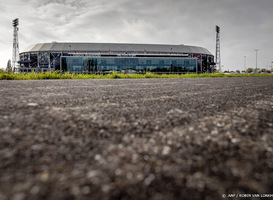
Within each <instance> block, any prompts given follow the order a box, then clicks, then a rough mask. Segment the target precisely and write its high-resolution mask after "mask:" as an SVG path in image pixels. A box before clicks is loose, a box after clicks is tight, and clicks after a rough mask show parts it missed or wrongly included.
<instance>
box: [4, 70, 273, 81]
mask: <svg viewBox="0 0 273 200" xmlns="http://www.w3.org/2000/svg"><path fill="white" fill-rule="evenodd" d="M265 76H273V74H224V73H213V74H208V73H205V74H180V75H179V74H153V73H149V72H148V73H146V74H124V73H117V72H113V73H111V74H106V75H103V74H74V73H69V72H66V73H60V72H57V71H55V72H45V73H34V72H32V73H28V74H24V73H18V74H14V73H9V72H0V80H41V79H128V78H210V77H265Z"/></svg>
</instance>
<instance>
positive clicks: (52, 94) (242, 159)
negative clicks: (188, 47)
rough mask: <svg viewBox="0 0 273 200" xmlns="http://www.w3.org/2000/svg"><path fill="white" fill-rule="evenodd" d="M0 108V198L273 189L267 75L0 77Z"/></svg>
mask: <svg viewBox="0 0 273 200" xmlns="http://www.w3.org/2000/svg"><path fill="white" fill-rule="evenodd" d="M0 113H1V114H0V200H7V199H12V200H22V199H30V200H31V199H69V200H70V199H158V200H160V199H206V200H211V199H223V198H222V195H223V194H226V195H228V194H265V193H267V194H272V193H273V189H272V188H273V159H272V156H273V78H272V77H268V78H206V79H198V78H196V79H142V80H136V79H135V80H48V81H45V80H44V81H37V80H36V81H0ZM229 199H231V198H229ZM267 199H268V198H267Z"/></svg>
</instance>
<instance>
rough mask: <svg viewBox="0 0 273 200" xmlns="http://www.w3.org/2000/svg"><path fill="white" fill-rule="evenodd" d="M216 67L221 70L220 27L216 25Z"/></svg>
mask: <svg viewBox="0 0 273 200" xmlns="http://www.w3.org/2000/svg"><path fill="white" fill-rule="evenodd" d="M215 63H216V68H218V69H219V72H222V71H221V58H220V27H219V26H216V53H215Z"/></svg>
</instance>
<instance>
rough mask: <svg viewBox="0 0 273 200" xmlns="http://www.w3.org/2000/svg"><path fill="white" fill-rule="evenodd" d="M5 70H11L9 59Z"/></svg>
mask: <svg viewBox="0 0 273 200" xmlns="http://www.w3.org/2000/svg"><path fill="white" fill-rule="evenodd" d="M6 71H8V72H11V71H12V68H11V61H10V60H9V61H8V63H7V68H6Z"/></svg>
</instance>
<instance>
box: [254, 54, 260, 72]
mask: <svg viewBox="0 0 273 200" xmlns="http://www.w3.org/2000/svg"><path fill="white" fill-rule="evenodd" d="M254 51H256V73H257V71H258V69H257V68H258V51H259V50H258V49H255V50H254Z"/></svg>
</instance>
